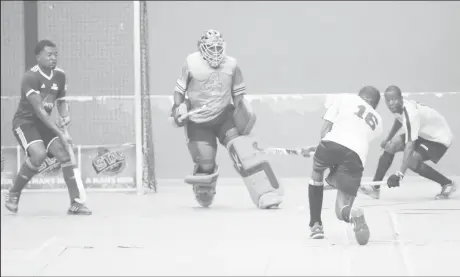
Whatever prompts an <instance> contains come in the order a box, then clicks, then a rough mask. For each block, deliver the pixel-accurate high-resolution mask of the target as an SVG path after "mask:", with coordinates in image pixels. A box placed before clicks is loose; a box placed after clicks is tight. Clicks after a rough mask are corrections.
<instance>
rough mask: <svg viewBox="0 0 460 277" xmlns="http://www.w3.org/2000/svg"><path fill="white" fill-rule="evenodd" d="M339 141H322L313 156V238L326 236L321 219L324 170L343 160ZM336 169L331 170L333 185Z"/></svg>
mask: <svg viewBox="0 0 460 277" xmlns="http://www.w3.org/2000/svg"><path fill="white" fill-rule="evenodd" d="M340 150H341V149H340V147H339V145H338V144H337V143H335V142H331V141H321V143H320V144H319V145H318V147H317V148H316V152H315V155H314V156H313V170H312V173H311V179H310V181H309V183H308V200H309V205H310V223H309V226H310V237H311V238H313V239H322V238H324V230H323V222H322V220H321V210H322V208H323V195H324V182H323V180H324V171H325V170H326V169H328V168H329V169H331V168H333V167H334V168H335V167H336V165H337V164H338V163H340V162H341V161H342V160H343V153H342V152H341V151H340ZM334 172H336V170H331V174H329V176H328V182H330V183H329V184H330V185H331V186H336V185H335V183H334V182H333V178H332V177H333V176H334Z"/></svg>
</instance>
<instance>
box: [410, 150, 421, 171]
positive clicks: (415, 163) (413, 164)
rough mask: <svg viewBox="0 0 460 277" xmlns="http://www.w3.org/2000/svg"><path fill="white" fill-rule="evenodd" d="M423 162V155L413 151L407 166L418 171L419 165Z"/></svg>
mask: <svg viewBox="0 0 460 277" xmlns="http://www.w3.org/2000/svg"><path fill="white" fill-rule="evenodd" d="M422 163H423V157H422V155H420V154H419V153H417V152H414V153H413V154H412V156H411V158H410V159H409V168H410V169H411V170H412V171H414V172H418V171H419V170H420V166H421V165H422Z"/></svg>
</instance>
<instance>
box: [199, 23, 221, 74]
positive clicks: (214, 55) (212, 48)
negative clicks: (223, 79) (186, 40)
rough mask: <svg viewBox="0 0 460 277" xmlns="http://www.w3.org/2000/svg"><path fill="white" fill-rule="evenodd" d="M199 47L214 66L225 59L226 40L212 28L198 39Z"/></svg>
mask: <svg viewBox="0 0 460 277" xmlns="http://www.w3.org/2000/svg"><path fill="white" fill-rule="evenodd" d="M198 49H199V51H200V53H201V55H202V56H203V58H204V59H205V60H206V61H207V62H208V63H209V65H210V66H212V67H218V66H219V65H220V64H221V63H222V62H223V61H224V59H225V42H224V39H223V38H222V35H221V34H220V33H219V32H218V31H216V30H213V29H210V30H208V31H206V32H205V33H204V35H203V36H202V37H201V39H200V40H199V41H198Z"/></svg>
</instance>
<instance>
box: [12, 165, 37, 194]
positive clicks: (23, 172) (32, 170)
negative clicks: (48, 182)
mask: <svg viewBox="0 0 460 277" xmlns="http://www.w3.org/2000/svg"><path fill="white" fill-rule="evenodd" d="M37 173H38V168H37V167H36V166H34V165H33V164H32V162H31V161H30V159H27V160H26V161H25V162H24V164H22V167H21V169H20V170H19V173H18V175H17V176H16V179H15V180H14V184H13V187H12V188H11V190H10V192H17V193H21V191H22V190H23V189H24V187H25V186H26V185H27V183H28V182H29V181H30V179H32V177H34V175H35V174H37Z"/></svg>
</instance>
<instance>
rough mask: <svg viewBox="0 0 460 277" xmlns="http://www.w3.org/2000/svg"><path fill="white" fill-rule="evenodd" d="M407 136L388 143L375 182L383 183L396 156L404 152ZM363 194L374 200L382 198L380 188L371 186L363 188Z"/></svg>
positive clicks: (378, 166) (380, 160) (380, 159)
mask: <svg viewBox="0 0 460 277" xmlns="http://www.w3.org/2000/svg"><path fill="white" fill-rule="evenodd" d="M405 145H406V143H405V135H404V134H402V135H400V136H396V137H394V138H393V139H392V140H391V141H389V142H388V143H387V145H386V146H385V149H384V151H383V154H382V155H381V156H380V158H379V163H378V165H377V170H376V172H375V175H374V179H373V181H382V180H383V178H384V177H385V175H386V174H387V172H388V169H390V167H391V164H392V163H393V160H394V157H395V154H396V153H398V152H401V151H404V147H405ZM359 190H360V191H361V192H362V193H364V194H367V195H369V196H371V197H373V198H376V199H379V198H380V186H378V185H377V186H370V187H361V188H360V189H359Z"/></svg>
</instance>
